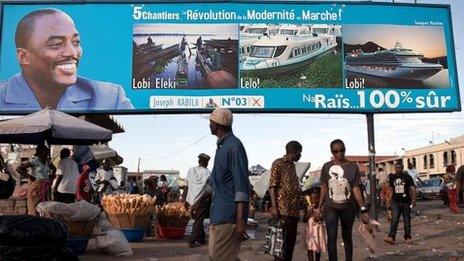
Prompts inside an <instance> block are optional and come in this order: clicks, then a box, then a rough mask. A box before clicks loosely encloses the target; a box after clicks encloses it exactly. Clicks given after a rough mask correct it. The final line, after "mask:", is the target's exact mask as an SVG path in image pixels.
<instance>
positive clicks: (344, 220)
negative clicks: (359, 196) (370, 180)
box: [324, 206, 356, 261]
mask: <svg viewBox="0 0 464 261" xmlns="http://www.w3.org/2000/svg"><path fill="white" fill-rule="evenodd" d="M324 208H325V210H324V219H325V227H326V230H327V250H328V252H329V260H330V261H337V260H338V254H337V234H338V220H339V219H340V223H341V225H342V238H343V243H344V244H345V256H346V260H347V261H351V260H353V237H352V230H353V223H354V217H355V214H356V212H355V209H354V206H353V207H350V208H347V209H336V208H332V207H329V206H325V207H324Z"/></svg>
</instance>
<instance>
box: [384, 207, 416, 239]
mask: <svg viewBox="0 0 464 261" xmlns="http://www.w3.org/2000/svg"><path fill="white" fill-rule="evenodd" d="M410 205H411V203H410V202H407V203H400V202H394V201H393V202H392V212H393V218H392V221H391V223H390V233H388V236H389V237H391V238H393V239H395V237H396V231H397V230H398V223H399V222H400V216H401V214H402V215H403V220H404V239H411V208H410Z"/></svg>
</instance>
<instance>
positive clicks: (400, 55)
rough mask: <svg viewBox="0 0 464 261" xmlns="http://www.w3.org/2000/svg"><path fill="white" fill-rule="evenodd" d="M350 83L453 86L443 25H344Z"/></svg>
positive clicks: (406, 86)
mask: <svg viewBox="0 0 464 261" xmlns="http://www.w3.org/2000/svg"><path fill="white" fill-rule="evenodd" d="M343 33H344V34H343V44H344V52H345V54H344V56H345V60H344V62H345V66H344V68H345V73H346V78H347V81H346V82H347V83H348V84H349V83H350V82H361V81H363V82H364V87H366V88H369V87H372V88H378V87H389V88H447V87H449V86H450V81H449V75H448V64H447V60H448V59H447V53H446V43H445V37H444V32H443V27H442V26H404V25H346V26H343Z"/></svg>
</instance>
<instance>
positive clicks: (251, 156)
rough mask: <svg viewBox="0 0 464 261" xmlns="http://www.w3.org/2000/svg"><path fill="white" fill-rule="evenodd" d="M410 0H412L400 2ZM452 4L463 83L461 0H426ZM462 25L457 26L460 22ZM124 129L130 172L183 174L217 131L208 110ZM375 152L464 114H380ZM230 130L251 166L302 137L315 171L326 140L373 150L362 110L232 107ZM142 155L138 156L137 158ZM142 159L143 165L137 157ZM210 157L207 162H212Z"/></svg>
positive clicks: (449, 128)
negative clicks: (249, 110) (245, 110)
mask: <svg viewBox="0 0 464 261" xmlns="http://www.w3.org/2000/svg"><path fill="white" fill-rule="evenodd" d="M395 2H408V3H413V2H414V1H395ZM418 2H419V3H436V4H451V11H452V19H453V24H454V39H455V47H456V57H457V66H458V77H459V80H460V83H461V88H460V89H461V90H460V93H461V100H464V98H463V93H464V90H463V88H464V87H463V82H464V50H463V47H464V46H463V44H464V30H462V29H461V27H460V25H462V24H464V1H457V0H456V1H453V0H448V1H421V0H418ZM458 25H459V26H458ZM114 118H115V119H116V120H117V121H118V122H119V123H120V124H121V125H122V126H124V129H125V133H121V134H116V135H114V136H113V140H112V141H111V142H110V146H111V147H112V148H114V149H116V150H117V151H118V153H119V154H120V155H121V156H122V157H123V158H124V163H123V164H122V165H123V166H125V167H127V168H128V169H129V171H137V169H138V168H140V170H141V171H142V170H150V169H169V170H171V169H174V170H179V171H180V174H181V176H184V175H185V174H186V172H187V170H188V169H189V168H190V167H193V166H195V165H197V155H198V154H200V153H207V154H209V155H210V156H212V157H214V154H215V149H216V141H217V139H216V137H215V136H213V135H211V134H210V131H209V121H208V120H207V119H206V115H199V114H188V115H130V116H129V115H119V116H115V117H114ZM374 119H375V145H376V155H395V154H396V155H401V154H403V153H404V151H403V149H406V150H410V149H414V148H418V147H422V146H427V145H428V144H429V142H433V143H440V142H444V140H448V139H450V138H453V137H458V136H461V135H464V128H463V127H464V114H463V113H462V112H455V113H428V114H381V115H379V114H377V115H375V118H374ZM233 130H234V133H235V135H236V136H237V137H239V138H240V139H241V141H242V142H243V144H244V146H245V149H246V151H247V155H248V161H249V166H250V167H251V166H252V165H255V164H261V165H262V166H263V167H265V168H270V166H271V164H272V162H273V161H274V160H275V159H277V158H279V157H282V156H283V155H284V153H285V150H284V147H285V144H286V143H287V142H288V141H290V140H297V141H299V142H300V143H301V144H302V145H303V152H302V157H301V160H300V161H303V162H311V169H310V170H316V169H318V168H320V167H321V166H322V164H323V163H324V162H326V161H328V160H329V159H330V151H329V143H330V141H332V140H333V139H336V138H340V139H342V140H344V141H345V143H346V147H347V155H368V147H367V126H366V118H365V116H364V115H360V114H235V115H234V124H233ZM139 159H140V161H139ZM138 162H140V164H138ZM212 165H213V160H211V161H210V165H209V168H210V169H211V168H212Z"/></svg>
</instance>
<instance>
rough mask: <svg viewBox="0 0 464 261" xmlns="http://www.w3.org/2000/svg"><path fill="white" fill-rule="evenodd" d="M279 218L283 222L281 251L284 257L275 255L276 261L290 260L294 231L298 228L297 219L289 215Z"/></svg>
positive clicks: (293, 244)
mask: <svg viewBox="0 0 464 261" xmlns="http://www.w3.org/2000/svg"><path fill="white" fill-rule="evenodd" d="M280 219H281V220H282V221H283V222H284V230H285V233H284V244H283V252H284V256H285V259H281V258H278V257H275V258H274V260H276V261H281V260H283V261H290V260H292V258H293V249H294V248H295V243H296V231H297V228H298V219H299V218H297V217H291V216H281V217H280Z"/></svg>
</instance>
